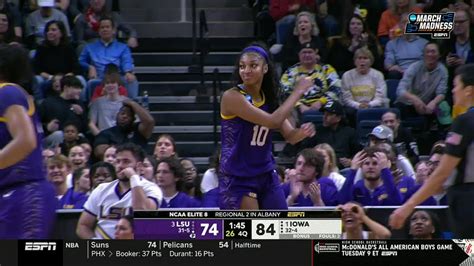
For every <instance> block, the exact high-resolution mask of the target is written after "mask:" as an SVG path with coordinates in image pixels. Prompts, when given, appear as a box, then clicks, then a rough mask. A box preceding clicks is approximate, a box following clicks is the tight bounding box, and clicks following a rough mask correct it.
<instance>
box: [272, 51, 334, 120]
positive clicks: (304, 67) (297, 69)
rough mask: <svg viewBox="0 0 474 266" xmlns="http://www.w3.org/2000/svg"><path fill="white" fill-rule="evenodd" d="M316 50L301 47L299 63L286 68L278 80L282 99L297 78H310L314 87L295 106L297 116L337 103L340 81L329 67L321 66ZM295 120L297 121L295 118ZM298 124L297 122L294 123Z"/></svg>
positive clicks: (291, 88)
mask: <svg viewBox="0 0 474 266" xmlns="http://www.w3.org/2000/svg"><path fill="white" fill-rule="evenodd" d="M318 51H319V50H318V48H317V47H316V46H315V44H314V43H312V42H308V43H305V44H303V45H302V46H301V49H300V52H299V54H298V55H299V63H297V64H296V65H294V66H292V67H290V68H288V69H287V70H286V71H285V73H284V74H283V75H282V77H281V79H280V84H281V88H282V90H283V92H282V94H283V97H284V98H287V97H289V96H290V95H291V92H292V91H293V88H294V86H295V85H296V81H297V80H298V79H299V78H304V77H310V78H311V79H312V80H313V83H314V86H313V87H312V88H311V89H310V90H309V91H308V92H307V93H306V94H305V95H304V97H303V98H301V100H300V101H299V102H298V103H297V104H296V110H297V113H298V114H302V113H304V112H306V111H309V110H319V109H320V108H321V107H322V106H323V105H325V104H326V103H328V102H330V101H337V100H338V99H339V96H340V92H341V81H340V79H339V76H338V75H337V72H336V70H335V69H334V68H333V67H332V66H330V65H321V64H319V62H320V60H319V59H320V57H319V54H318ZM295 120H298V119H297V118H296V119H295ZM294 122H295V124H296V125H297V124H298V121H294Z"/></svg>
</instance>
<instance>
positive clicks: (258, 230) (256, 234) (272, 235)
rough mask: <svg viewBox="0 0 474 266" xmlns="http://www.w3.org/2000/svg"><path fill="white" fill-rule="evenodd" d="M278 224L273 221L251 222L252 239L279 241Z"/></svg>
mask: <svg viewBox="0 0 474 266" xmlns="http://www.w3.org/2000/svg"><path fill="white" fill-rule="evenodd" d="M278 225H279V223H278V221H274V220H253V221H252V239H279V238H280V234H279V230H280V229H279V227H278Z"/></svg>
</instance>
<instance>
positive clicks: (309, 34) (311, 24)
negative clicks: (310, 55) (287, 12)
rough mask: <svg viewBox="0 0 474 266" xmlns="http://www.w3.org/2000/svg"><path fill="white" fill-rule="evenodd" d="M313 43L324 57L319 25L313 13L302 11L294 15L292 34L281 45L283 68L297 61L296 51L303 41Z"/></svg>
mask: <svg viewBox="0 0 474 266" xmlns="http://www.w3.org/2000/svg"><path fill="white" fill-rule="evenodd" d="M309 42H310V43H313V44H314V46H315V47H316V48H318V50H319V55H320V56H321V57H322V58H324V55H325V54H326V45H325V41H324V40H323V39H322V38H321V37H320V36H319V27H318V24H317V23H316V19H315V17H314V14H313V13H311V12H308V11H303V12H300V13H298V15H296V20H295V27H294V29H293V35H292V36H290V37H289V38H288V39H287V41H286V43H285V44H284V45H283V50H282V63H283V66H282V67H283V70H285V69H286V68H288V67H290V66H292V65H294V64H296V63H298V61H299V58H298V52H299V51H300V50H301V45H302V44H305V43H309Z"/></svg>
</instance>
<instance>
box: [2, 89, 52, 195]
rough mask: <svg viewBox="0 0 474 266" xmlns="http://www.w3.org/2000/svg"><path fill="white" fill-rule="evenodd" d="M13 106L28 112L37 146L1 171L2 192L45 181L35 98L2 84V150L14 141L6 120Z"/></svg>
mask: <svg viewBox="0 0 474 266" xmlns="http://www.w3.org/2000/svg"><path fill="white" fill-rule="evenodd" d="M12 105H21V106H23V107H24V108H25V109H26V110H27V111H28V115H29V116H30V117H31V121H32V122H33V125H34V130H35V133H36V140H37V146H36V148H35V149H34V150H33V151H32V152H31V153H30V154H29V155H28V156H27V157H26V158H25V159H23V160H22V161H20V162H18V163H16V164H15V165H12V166H10V167H7V168H5V169H0V190H1V189H2V188H6V187H10V186H13V185H15V184H20V183H25V182H30V181H37V180H45V173H44V169H43V157H42V155H41V141H42V133H43V127H42V125H41V123H40V122H39V119H38V116H37V113H36V109H35V105H34V102H33V97H31V96H29V95H28V94H27V92H26V91H24V90H23V89H22V88H20V87H19V86H18V85H15V84H11V83H5V84H0V149H3V148H4V147H5V146H6V145H7V144H8V143H9V142H10V141H11V140H12V136H11V135H10V133H9V131H8V128H7V124H6V122H7V121H6V118H5V112H6V110H7V109H8V108H9V107H10V106H12Z"/></svg>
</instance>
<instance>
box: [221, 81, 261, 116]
mask: <svg viewBox="0 0 474 266" xmlns="http://www.w3.org/2000/svg"><path fill="white" fill-rule="evenodd" d="M237 91H238V92H240V94H242V95H243V96H244V97H245V96H247V95H248V96H250V97H252V96H251V95H250V94H248V93H247V92H246V91H245V90H243V89H242V88H240V87H237ZM260 94H261V95H262V100H261V101H259V102H254V101H253V99H252V98H251V99H252V102H251V104H252V105H253V106H255V107H257V108H260V107H261V106H262V105H264V104H265V94H264V93H263V92H260ZM236 117H237V116H236V115H224V114H222V113H221V118H222V119H224V120H230V119H234V118H236Z"/></svg>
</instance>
